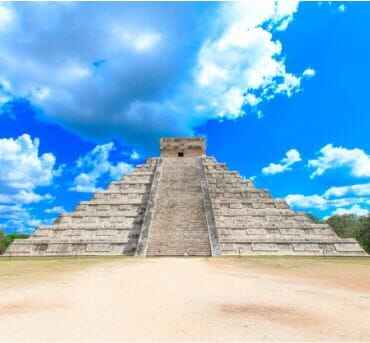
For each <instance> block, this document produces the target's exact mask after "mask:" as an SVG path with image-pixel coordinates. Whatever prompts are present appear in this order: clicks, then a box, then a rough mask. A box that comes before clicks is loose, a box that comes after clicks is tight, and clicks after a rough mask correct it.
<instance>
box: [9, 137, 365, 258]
mask: <svg viewBox="0 0 370 343" xmlns="http://www.w3.org/2000/svg"><path fill="white" fill-rule="evenodd" d="M160 149H161V154H160V157H159V158H151V159H148V160H147V162H146V163H145V164H143V165H139V166H137V168H136V169H135V170H134V171H133V172H132V173H131V174H130V175H126V176H124V177H123V178H122V180H120V181H115V182H112V183H111V184H110V186H109V187H108V189H107V190H106V191H103V192H97V193H95V195H94V197H93V198H92V199H91V200H90V201H83V202H81V203H80V204H79V205H78V207H77V208H76V210H75V211H74V212H73V213H69V214H62V215H61V216H60V217H59V218H58V219H57V220H56V221H55V222H54V223H53V224H52V225H49V226H40V227H38V228H37V229H36V231H35V232H34V234H33V235H32V236H31V237H30V238H28V239H23V240H21V239H19V240H15V241H14V243H13V244H12V245H11V246H10V247H9V248H8V250H7V252H6V255H8V256H50V255H137V256H172V255H173V256H175V255H180V256H184V255H185V256H187V255H189V256H217V255H239V254H241V255H329V256H338V255H365V252H364V251H363V250H362V249H361V247H360V246H359V244H358V243H357V242H356V241H355V240H353V239H342V238H339V237H338V236H337V235H336V234H335V232H334V231H333V230H332V228H331V227H330V226H328V225H327V224H316V223H314V222H313V221H312V220H311V219H310V218H308V217H307V216H306V215H305V214H304V213H297V212H294V211H292V210H291V209H290V208H289V206H288V205H287V203H286V202H285V201H283V200H278V199H273V198H272V197H271V195H270V194H269V193H268V192H267V191H266V190H262V189H257V188H255V187H254V186H253V184H252V182H251V181H247V180H244V179H243V178H242V177H241V176H240V175H239V174H238V173H237V172H235V171H229V170H228V169H227V167H226V165H225V164H222V163H218V162H217V161H216V160H215V159H214V158H213V157H209V156H207V155H206V154H205V141H204V139H203V138H162V139H161V144H160Z"/></svg>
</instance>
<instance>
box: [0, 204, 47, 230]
mask: <svg viewBox="0 0 370 343" xmlns="http://www.w3.org/2000/svg"><path fill="white" fill-rule="evenodd" d="M0 219H1V221H2V223H1V226H2V227H3V228H4V229H5V230H12V231H16V232H19V233H28V232H30V231H32V230H33V229H34V228H35V226H37V225H39V224H40V220H38V219H37V218H35V217H34V216H32V215H31V214H30V212H29V210H28V209H26V208H24V207H23V206H21V205H15V204H12V205H0Z"/></svg>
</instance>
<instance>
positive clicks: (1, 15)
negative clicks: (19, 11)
mask: <svg viewBox="0 0 370 343" xmlns="http://www.w3.org/2000/svg"><path fill="white" fill-rule="evenodd" d="M15 19H16V15H15V13H14V11H13V9H12V8H11V6H9V5H6V4H4V3H3V4H0V32H4V31H7V30H8V29H9V28H10V27H11V26H12V24H13V23H14V21H15Z"/></svg>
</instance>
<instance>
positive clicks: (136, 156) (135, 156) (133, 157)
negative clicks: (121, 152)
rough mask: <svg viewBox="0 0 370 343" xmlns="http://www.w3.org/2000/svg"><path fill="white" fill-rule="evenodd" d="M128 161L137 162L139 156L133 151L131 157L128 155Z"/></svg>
mask: <svg viewBox="0 0 370 343" xmlns="http://www.w3.org/2000/svg"><path fill="white" fill-rule="evenodd" d="M130 159H131V160H139V159H140V154H139V153H138V152H137V151H135V150H133V151H132V153H131V155H130Z"/></svg>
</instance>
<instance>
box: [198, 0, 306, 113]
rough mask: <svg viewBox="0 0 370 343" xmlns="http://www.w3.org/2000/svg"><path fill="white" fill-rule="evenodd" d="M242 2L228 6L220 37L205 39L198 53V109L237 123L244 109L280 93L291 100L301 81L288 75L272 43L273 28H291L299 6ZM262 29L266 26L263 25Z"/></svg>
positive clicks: (294, 3)
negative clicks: (234, 120)
mask: <svg viewBox="0 0 370 343" xmlns="http://www.w3.org/2000/svg"><path fill="white" fill-rule="evenodd" d="M288 3H289V5H287V2H285V1H281V2H276V1H263V2H260V3H258V4H256V2H255V1H243V2H238V3H234V4H233V5H232V6H230V5H229V4H227V5H225V7H224V10H223V13H222V17H223V20H224V22H226V25H225V27H224V29H223V31H222V33H221V34H220V35H219V36H217V37H215V38H214V39H209V40H207V41H206V42H205V43H204V44H203V46H202V48H201V50H200V53H199V57H198V65H197V67H196V73H195V76H196V84H197V86H198V87H199V91H198V93H199V94H202V95H203V96H202V97H200V99H198V102H200V108H202V109H204V108H206V109H208V110H209V111H211V112H212V113H214V114H215V115H216V117H226V118H237V117H240V116H243V115H245V114H246V112H245V111H246V109H245V108H244V105H249V106H252V107H253V106H256V105H258V104H259V103H260V102H262V101H263V100H269V99H272V98H273V97H275V95H276V94H286V95H287V96H291V95H292V94H294V93H295V92H297V91H298V90H299V88H300V84H301V78H300V77H299V76H296V75H293V74H291V73H289V72H287V70H286V67H285V64H284V60H283V59H282V58H281V53H282V45H281V43H280V42H279V41H275V40H274V39H273V35H272V31H273V30H274V29H279V30H283V29H286V28H287V25H288V23H289V22H290V21H291V20H292V18H293V14H294V13H295V12H296V10H297V6H298V2H297V1H288ZM262 24H266V25H265V26H262Z"/></svg>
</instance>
